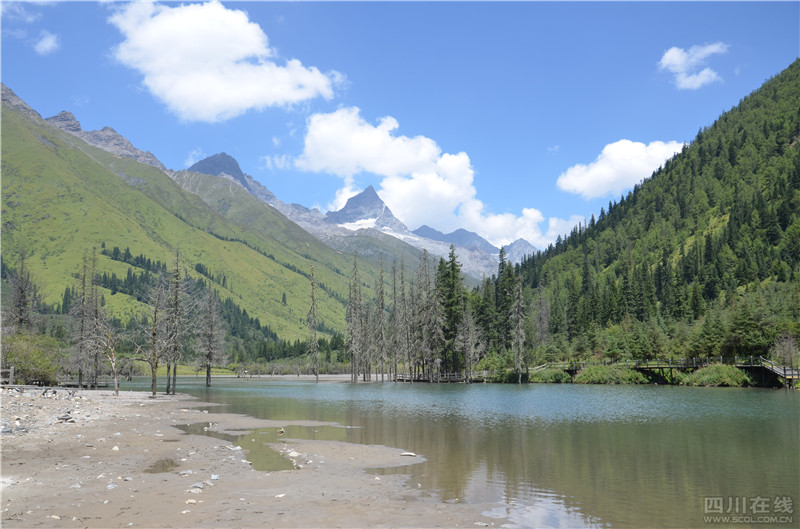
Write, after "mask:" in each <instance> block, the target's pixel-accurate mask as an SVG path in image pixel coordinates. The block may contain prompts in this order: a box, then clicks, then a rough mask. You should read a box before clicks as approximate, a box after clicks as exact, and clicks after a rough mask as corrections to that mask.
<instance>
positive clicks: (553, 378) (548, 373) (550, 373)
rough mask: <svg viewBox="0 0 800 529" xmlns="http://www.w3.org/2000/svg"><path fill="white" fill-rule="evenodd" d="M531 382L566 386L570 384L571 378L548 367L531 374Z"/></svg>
mask: <svg viewBox="0 0 800 529" xmlns="http://www.w3.org/2000/svg"><path fill="white" fill-rule="evenodd" d="M531 382H538V383H546V384H568V383H570V382H572V377H571V376H570V375H569V373H567V372H566V371H563V370H561V369H556V368H554V367H548V368H545V369H540V370H539V371H534V372H533V373H531Z"/></svg>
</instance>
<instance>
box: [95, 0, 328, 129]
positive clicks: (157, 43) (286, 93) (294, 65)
mask: <svg viewBox="0 0 800 529" xmlns="http://www.w3.org/2000/svg"><path fill="white" fill-rule="evenodd" d="M109 21H110V22H111V23H112V24H114V25H115V26H116V27H117V28H118V29H119V30H120V31H121V32H122V34H123V35H124V37H125V40H124V41H123V42H122V43H120V44H119V46H117V48H116V49H115V52H114V53H115V57H116V58H117V60H119V61H120V62H122V63H123V64H125V65H126V66H129V67H131V68H134V69H136V70H138V71H139V72H141V73H142V74H143V75H144V85H145V87H147V89H148V90H149V91H150V92H151V93H152V94H153V95H154V96H155V97H157V98H158V99H160V100H161V101H163V102H164V103H165V104H166V105H167V107H168V108H169V109H170V110H171V111H172V112H174V113H175V114H177V115H178V116H179V117H180V118H181V119H183V120H186V121H206V122H218V121H224V120H226V119H229V118H232V117H235V116H238V115H240V114H242V113H244V112H246V111H248V110H250V109H257V110H261V109H264V108H266V107H271V106H289V105H293V104H297V103H302V102H304V101H307V100H309V99H313V98H316V97H323V98H325V99H330V98H332V97H333V89H334V86H335V85H336V83H337V82H340V81H341V80H342V79H343V76H342V74H339V73H337V72H334V73H328V74H323V73H322V72H320V71H319V70H318V69H317V68H315V67H310V68H307V67H305V66H303V64H302V63H301V62H300V61H299V60H296V59H291V60H289V61H287V62H286V64H285V65H283V66H281V65H279V64H278V63H277V62H276V57H275V52H274V50H272V49H271V48H270V47H269V45H268V39H267V35H266V34H264V32H263V31H262V30H261V27H260V26H259V25H258V24H256V23H254V22H251V21H250V20H249V19H248V16H247V13H245V12H244V11H239V10H234V9H227V8H225V7H224V6H223V5H222V4H220V3H219V2H218V1H216V0H214V1H211V2H208V3H204V4H185V5H179V6H177V7H168V6H165V5H159V4H154V3H149V2H132V3H130V4H127V5H126V6H125V8H123V9H121V10H119V11H117V12H116V13H115V14H114V15H113V16H112V17H111V18H110V19H109Z"/></svg>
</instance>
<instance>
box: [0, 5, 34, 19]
mask: <svg viewBox="0 0 800 529" xmlns="http://www.w3.org/2000/svg"><path fill="white" fill-rule="evenodd" d="M26 4H27V5H26ZM29 6H30V4H28V3H27V2H0V13H2V16H3V18H4V19H7V20H11V21H14V22H22V23H24V24H32V23H34V22H36V21H37V20H39V18H41V16H42V15H41V13H32V12H30V11H29V10H28V9H27V8H28V7H29Z"/></svg>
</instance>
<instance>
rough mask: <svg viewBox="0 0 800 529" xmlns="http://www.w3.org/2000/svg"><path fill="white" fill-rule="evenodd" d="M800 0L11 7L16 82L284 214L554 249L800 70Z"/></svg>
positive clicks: (47, 103)
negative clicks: (352, 202) (361, 214)
mask: <svg viewBox="0 0 800 529" xmlns="http://www.w3.org/2000/svg"><path fill="white" fill-rule="evenodd" d="M798 28H800V3H798V2H782V3H768V2H754V3H746V2H735V3H728V2H709V3H694V2H674V3H672V2H669V3H660V2H641V3H639V2H621V3H606V2H592V3H579V2H545V3H540V2H506V3H496V2H491V3H489V2H439V3H435V2H433V3H432V2H394V3H384V2H381V3H373V2H346V3H339V2H323V3H311V2H270V3H262V2H223V3H220V2H208V3H200V2H198V3H190V2H185V3H169V2H164V3H156V4H142V3H138V4H127V3H121V2H104V3H93V2H44V3H28V2H24V3H12V2H3V3H2V69H1V70H0V77H1V78H2V81H3V83H5V84H6V85H7V86H9V87H10V88H11V89H13V90H14V91H15V92H16V93H17V94H18V95H19V96H20V97H22V98H23V99H24V100H25V101H27V102H28V103H29V104H30V105H31V106H32V107H33V108H35V109H36V110H38V111H39V112H40V113H41V114H42V115H43V116H44V117H48V116H51V115H54V114H57V113H58V112H60V111H61V110H69V111H71V112H73V113H74V114H75V115H76V117H77V118H78V120H80V122H81V124H82V126H83V128H84V130H94V129H99V128H102V127H103V126H106V125H109V126H112V127H114V128H115V129H116V130H117V131H118V132H120V133H121V134H123V135H124V136H126V137H127V138H128V139H130V140H131V141H132V142H133V144H134V145H135V146H137V147H138V148H140V149H142V150H149V151H151V152H153V153H154V154H155V155H156V156H157V157H158V158H159V159H160V160H161V161H162V162H163V163H164V164H165V165H166V166H167V167H168V168H170V169H176V170H177V169H183V168H185V167H186V166H187V164H190V163H191V162H192V161H197V160H200V159H201V158H203V157H204V156H210V155H212V154H215V153H218V152H223V151H224V152H227V153H228V154H231V155H232V156H234V157H235V158H236V159H237V160H238V161H239V163H240V165H241V166H242V169H243V170H244V171H245V172H246V173H248V174H250V175H252V176H253V177H255V178H256V179H257V180H259V181H260V182H262V183H263V184H264V185H266V186H267V187H268V188H269V189H270V190H271V191H273V192H274V193H275V194H276V195H277V196H278V197H279V198H281V199H282V200H284V201H286V202H297V203H300V204H303V205H305V206H309V207H319V208H321V209H322V210H326V209H338V207H340V206H341V205H343V203H344V200H346V198H347V197H348V196H350V195H351V194H353V193H355V192H358V191H359V190H361V189H364V188H365V187H366V186H368V185H373V186H375V188H376V189H377V190H378V192H379V194H380V195H381V197H382V198H383V199H384V201H385V202H386V203H387V204H388V205H389V207H390V208H391V209H392V211H393V212H394V213H395V215H396V216H397V217H398V218H400V220H402V221H404V222H405V223H406V224H407V225H408V226H409V227H410V228H411V229H414V228H417V227H418V226H419V225H421V224H423V223H424V224H429V225H431V226H433V227H434V228H437V229H440V230H442V231H452V230H454V229H456V228H459V227H464V228H466V229H469V230H472V231H476V232H478V233H480V234H481V235H483V236H484V237H486V238H487V239H488V240H490V241H491V242H493V243H495V244H506V243H509V242H511V241H513V240H515V239H516V238H518V237H525V238H526V239H528V240H529V241H531V242H532V243H533V244H534V245H536V246H538V247H540V248H541V247H544V246H546V244H548V243H550V242H552V241H554V240H555V238H556V236H557V235H559V234H564V233H567V232H568V231H569V230H570V229H571V227H572V226H573V225H574V224H575V222H577V221H578V220H579V219H584V218H587V217H589V216H590V215H591V214H595V215H596V214H598V213H599V211H600V208H601V207H604V206H606V207H607V205H608V202H609V201H610V200H614V199H617V198H618V197H619V196H620V194H621V193H623V192H625V191H626V190H628V189H630V188H631V187H632V185H633V184H634V183H636V182H638V181H640V180H641V179H643V178H646V177H648V176H649V175H650V174H651V173H652V171H653V170H654V169H656V168H657V167H658V166H659V165H660V164H662V163H663V162H664V161H665V160H666V159H667V158H668V157H670V156H671V155H672V153H674V152H675V151H677V150H679V149H680V148H681V146H682V144H683V143H684V142H689V141H691V140H692V139H693V138H694V136H695V135H696V134H697V131H698V130H699V129H700V128H701V127H705V126H709V125H711V124H712V123H713V122H714V120H715V119H716V118H717V117H718V116H719V115H720V114H721V113H722V112H723V111H725V110H728V109H730V108H731V107H732V106H734V105H736V104H737V103H738V102H739V100H740V99H741V98H743V97H744V96H746V95H747V94H749V93H750V92H752V91H753V90H755V89H756V88H758V87H759V86H760V85H761V84H762V83H763V82H764V81H765V80H766V79H768V78H769V77H771V76H774V75H776V74H778V73H779V72H780V71H782V70H783V69H785V68H786V67H787V66H789V64H790V63H791V62H792V61H794V60H795V59H796V58H797V57H798V48H799V47H800V29H798Z"/></svg>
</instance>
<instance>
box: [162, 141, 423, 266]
mask: <svg viewBox="0 0 800 529" xmlns="http://www.w3.org/2000/svg"><path fill="white" fill-rule="evenodd" d="M170 177H171V178H172V179H173V180H175V181H176V182H177V183H178V184H179V185H180V186H181V187H183V188H184V189H186V190H188V191H190V192H192V193H194V194H197V195H198V196H200V197H201V198H202V199H203V200H204V201H205V202H206V203H207V204H208V205H209V206H211V207H212V208H213V209H214V210H215V211H217V212H218V213H219V214H221V215H225V216H227V217H230V218H232V219H235V220H236V221H237V222H241V223H245V224H252V223H254V222H257V219H258V217H259V215H261V214H263V211H261V208H262V207H263V206H264V205H265V204H266V205H268V206H270V208H269V209H270V210H272V211H274V212H275V213H278V214H280V215H282V216H284V217H285V218H286V219H288V220H290V221H292V222H293V223H295V224H296V225H297V226H298V227H300V228H302V229H303V230H304V231H305V232H307V233H308V234H311V235H312V236H314V237H315V238H316V239H317V240H319V241H321V242H322V243H324V244H325V245H327V246H328V247H329V248H331V249H333V250H336V251H337V252H341V253H342V254H345V255H349V256H352V255H353V254H354V253H356V254H358V256H359V258H361V259H364V260H366V261H368V262H370V263H372V264H373V265H379V264H380V262H381V260H383V261H385V262H387V263H388V262H391V261H392V260H397V261H403V262H404V263H405V264H406V266H409V267H411V268H414V267H416V265H417V263H418V261H419V258H420V252H419V251H418V250H417V249H415V248H413V247H412V246H409V245H408V244H406V243H404V242H403V241H401V240H399V239H397V238H395V237H391V236H389V235H387V234H385V233H383V232H382V231H378V230H374V229H361V230H356V231H353V230H350V229H347V228H344V227H340V226H337V225H336V224H334V223H333V222H331V221H330V220H329V219H328V218H327V217H326V216H325V215H323V214H322V213H321V212H320V211H319V210H317V209H308V208H306V207H304V206H301V205H300V204H286V203H285V202H283V201H281V200H280V199H279V198H278V197H276V196H275V194H274V193H272V192H271V191H270V190H269V189H267V188H266V187H265V186H264V185H263V184H261V183H260V182H258V181H256V180H255V179H254V178H253V177H252V176H250V175H248V174H246V173H242V172H241V170H240V169H239V164H238V162H236V160H235V159H233V158H232V157H230V156H229V155H227V154H225V153H220V154H216V155H214V156H211V157H209V158H207V159H205V160H201V161H200V162H198V163H196V164H194V165H193V166H192V167H190V168H189V170H187V171H177V172H171V173H170ZM240 191H242V192H244V193H242V192H240ZM248 194H249V196H247V195H248ZM253 212H259V213H253ZM390 214H391V213H390ZM348 269H349V268H348Z"/></svg>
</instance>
